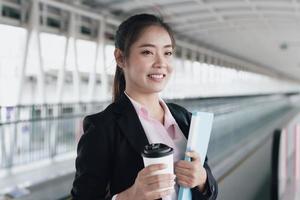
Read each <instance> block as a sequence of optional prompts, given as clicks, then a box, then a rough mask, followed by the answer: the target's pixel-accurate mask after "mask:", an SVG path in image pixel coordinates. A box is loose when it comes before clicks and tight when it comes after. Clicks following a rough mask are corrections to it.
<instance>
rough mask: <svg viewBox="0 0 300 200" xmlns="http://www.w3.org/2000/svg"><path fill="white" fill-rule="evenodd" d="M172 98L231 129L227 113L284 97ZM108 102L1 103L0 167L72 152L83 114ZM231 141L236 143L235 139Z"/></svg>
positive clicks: (265, 106) (270, 105)
mask: <svg viewBox="0 0 300 200" xmlns="http://www.w3.org/2000/svg"><path fill="white" fill-rule="evenodd" d="M171 101H172V102H175V103H179V104H181V105H183V106H185V107H186V108H187V109H188V110H190V111H192V110H195V109H197V110H202V111H209V112H214V113H215V116H217V117H216V119H215V120H216V123H215V125H217V124H218V126H223V127H221V128H222V130H228V131H229V130H231V129H232V131H233V130H235V128H236V125H234V124H233V123H231V124H230V123H228V121H230V119H229V118H228V117H227V116H235V117H238V116H236V115H237V114H238V113H240V112H241V111H242V113H241V114H240V116H245V113H247V117H248V119H249V117H250V118H251V116H252V118H253V117H255V115H254V114H255V112H256V111H258V113H261V115H263V113H264V114H265V113H266V112H267V111H270V110H273V109H274V107H278V108H280V106H279V105H281V104H282V102H286V98H285V96H278V95H275V96H258V97H244V98H215V99H201V100H199V99H198V100H184V101H181V100H171ZM108 103H109V102H92V103H70V104H45V105H26V106H16V107H0V169H4V168H11V167H13V166H18V165H23V164H27V163H32V162H34V161H39V160H43V159H51V158H54V157H55V156H57V155H60V154H64V153H67V152H75V150H76V145H77V142H78V140H79V138H80V136H81V135H82V119H83V117H84V116H85V115H87V114H90V113H96V112H99V111H101V110H103V108H104V107H105V106H107V105H108ZM253 109H254V111H253ZM247 110H248V111H247ZM251 110H252V111H251ZM255 110H256V111H255ZM245 111H247V112H245ZM273 111H274V110H273ZM234 113H237V114H234ZM256 114H257V113H256ZM256 117H257V115H256ZM240 119H241V118H240ZM257 120H259V119H257ZM245 123H246V122H245ZM240 125H241V124H240ZM216 128H217V127H216ZM219 128H220V127H219ZM219 128H218V130H219ZM232 131H231V132H232ZM213 132H218V133H213V136H212V138H211V147H213V146H215V145H214V143H215V141H217V140H218V141H220V137H222V134H224V132H220V131H214V130H213ZM232 142H234V143H235V141H232ZM232 142H231V143H232ZM227 146H230V144H227ZM212 153H213V148H211V149H210V152H209V154H211V155H212Z"/></svg>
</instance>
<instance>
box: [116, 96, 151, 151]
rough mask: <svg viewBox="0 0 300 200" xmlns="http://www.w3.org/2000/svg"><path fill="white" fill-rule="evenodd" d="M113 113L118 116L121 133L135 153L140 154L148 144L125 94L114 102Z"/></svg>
mask: <svg viewBox="0 0 300 200" xmlns="http://www.w3.org/2000/svg"><path fill="white" fill-rule="evenodd" d="M115 112H116V113H117V114H119V115H120V117H119V118H118V120H117V122H118V125H119V126H120V128H121V130H122V132H123V133H124V135H125V136H126V137H127V139H128V141H129V143H130V144H131V146H132V147H133V148H134V149H135V150H136V151H137V153H138V154H141V152H142V151H143V149H144V146H145V145H147V144H149V142H148V139H147V137H146V134H145V131H144V129H143V126H142V124H141V122H140V120H139V117H138V115H137V113H136V111H135V109H134V107H133V105H132V104H131V102H130V100H129V99H128V97H127V96H126V95H125V94H122V96H121V97H120V99H119V100H118V101H117V102H116V107H115Z"/></svg>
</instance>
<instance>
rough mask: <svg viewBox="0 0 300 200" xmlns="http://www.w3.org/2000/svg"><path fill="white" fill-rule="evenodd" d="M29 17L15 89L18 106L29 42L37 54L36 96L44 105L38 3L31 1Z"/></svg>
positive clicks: (21, 94)
mask: <svg viewBox="0 0 300 200" xmlns="http://www.w3.org/2000/svg"><path fill="white" fill-rule="evenodd" d="M30 13H31V15H30V17H29V25H28V28H27V37H26V43H25V49H24V57H23V62H22V66H21V69H20V70H19V71H20V77H19V84H18V89H17V102H16V104H17V105H19V104H21V103H22V97H23V89H24V88H23V87H24V85H25V73H26V68H27V60H28V53H29V48H30V43H31V41H33V42H36V44H37V50H38V51H37V52H38V56H37V57H38V58H37V59H38V61H39V62H38V69H39V73H38V75H37V80H38V83H37V84H38V92H37V94H38V95H39V97H40V103H45V99H46V98H45V73H44V67H43V61H42V53H41V44H40V34H39V23H40V22H39V1H38V0H33V1H32V10H31V12H30ZM32 38H35V39H36V40H32Z"/></svg>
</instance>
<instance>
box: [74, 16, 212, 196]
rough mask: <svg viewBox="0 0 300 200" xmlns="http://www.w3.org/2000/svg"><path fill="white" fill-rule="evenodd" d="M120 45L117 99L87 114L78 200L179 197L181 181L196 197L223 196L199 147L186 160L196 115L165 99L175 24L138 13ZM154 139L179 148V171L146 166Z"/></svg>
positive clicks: (125, 26) (121, 33) (122, 29)
mask: <svg viewBox="0 0 300 200" xmlns="http://www.w3.org/2000/svg"><path fill="white" fill-rule="evenodd" d="M115 47H116V48H115V52H114V56H115V59H116V62H117V68H116V73H115V79H114V97H113V101H114V102H113V103H112V104H110V105H109V106H108V107H107V108H106V109H105V110H104V111H102V112H100V113H98V114H94V115H90V116H87V117H86V118H85V119H84V123H83V124H84V134H83V136H82V137H81V139H80V141H79V144H78V152H77V153H78V156H77V159H76V175H75V180H74V183H73V189H72V191H71V194H72V197H73V199H81V200H91V199H117V200H127V199H128V200H136V199H138V200H144V199H145V200H146V199H147V200H148V199H149V200H150V199H151V200H152V199H172V200H175V199H177V193H178V186H185V187H189V188H192V195H193V199H199V200H200V199H210V200H213V199H216V197H217V183H216V181H215V179H214V177H213V175H212V173H211V171H210V168H209V166H208V164H207V162H205V164H204V167H202V166H201V164H200V159H201V158H199V156H198V155H197V153H195V152H188V153H187V155H188V156H189V157H191V159H192V162H187V161H183V160H181V159H182V158H183V157H184V151H185V147H186V142H187V140H186V138H187V137H188V131H189V124H190V120H191V114H190V113H189V112H188V111H187V110H185V109H184V108H182V107H180V106H178V105H176V104H166V103H165V102H164V101H163V100H162V99H161V98H160V97H159V92H161V91H162V90H163V89H164V88H165V85H166V83H167V82H168V80H169V78H170V76H171V74H172V71H173V68H172V66H171V61H172V55H173V53H174V48H175V40H174V37H173V34H172V32H171V29H170V28H169V26H168V25H167V24H165V23H164V22H163V21H162V20H161V19H160V18H158V17H156V16H154V15H149V14H140V15H135V16H132V17H130V18H129V19H127V20H126V21H124V22H123V23H122V24H121V25H120V26H119V28H118V30H117V33H116V37H115ZM149 143H165V144H167V145H168V146H171V147H173V149H174V161H175V164H174V173H175V174H160V175H153V173H154V172H156V171H158V170H161V169H164V168H165V167H166V166H164V165H163V164H157V165H150V166H148V167H144V165H143V159H142V157H141V152H142V150H143V148H144V146H145V145H147V144H149ZM174 185H175V187H173V186H174ZM172 187H173V188H175V189H167V190H160V189H163V188H172Z"/></svg>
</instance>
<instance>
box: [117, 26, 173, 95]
mask: <svg viewBox="0 0 300 200" xmlns="http://www.w3.org/2000/svg"><path fill="white" fill-rule="evenodd" d="M172 54H173V48H172V41H171V38H170V36H169V34H168V32H167V31H166V30H165V29H164V28H162V27H159V26H150V27H148V28H146V29H145V30H144V31H143V32H142V33H141V35H140V37H139V38H138V40H137V41H135V42H134V43H133V44H132V46H131V47H130V52H129V56H128V58H126V59H125V64H124V66H123V70H124V74H125V79H126V92H134V93H137V92H138V93H144V94H145V93H146V94H150V93H157V92H160V91H162V90H163V89H164V87H165V85H166V84H167V82H168V80H169V78H170V75H171V73H172V71H173V69H172V67H171V61H172Z"/></svg>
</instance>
